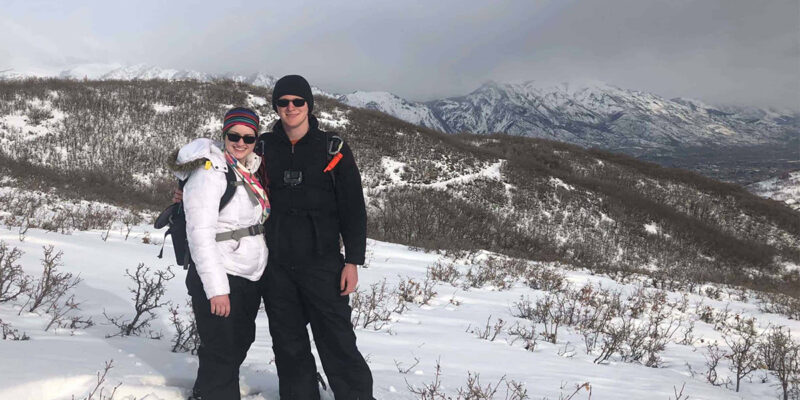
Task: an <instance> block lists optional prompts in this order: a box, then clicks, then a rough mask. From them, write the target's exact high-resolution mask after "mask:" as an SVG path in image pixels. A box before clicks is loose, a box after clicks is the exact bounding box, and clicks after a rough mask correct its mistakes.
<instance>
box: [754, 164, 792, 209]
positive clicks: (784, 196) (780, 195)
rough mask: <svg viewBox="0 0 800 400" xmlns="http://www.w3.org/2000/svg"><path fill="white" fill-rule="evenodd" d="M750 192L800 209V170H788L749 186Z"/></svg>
mask: <svg viewBox="0 0 800 400" xmlns="http://www.w3.org/2000/svg"><path fill="white" fill-rule="evenodd" d="M747 189H748V190H750V192H752V193H754V194H756V195H758V196H761V197H766V198H768V199H773V200H777V201H782V202H784V203H786V204H787V205H788V206H789V207H792V209H795V210H800V171H792V172H786V173H785V174H782V175H781V176H779V177H775V178H772V179H767V180H765V181H762V182H756V183H754V184H752V185H749V186H747Z"/></svg>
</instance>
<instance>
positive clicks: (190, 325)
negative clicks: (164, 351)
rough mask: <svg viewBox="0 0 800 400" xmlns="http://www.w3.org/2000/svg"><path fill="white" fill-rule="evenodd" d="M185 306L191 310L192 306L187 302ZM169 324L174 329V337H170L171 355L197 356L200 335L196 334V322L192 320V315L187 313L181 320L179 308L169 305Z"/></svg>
mask: <svg viewBox="0 0 800 400" xmlns="http://www.w3.org/2000/svg"><path fill="white" fill-rule="evenodd" d="M186 306H187V307H188V308H189V309H190V310H191V308H192V305H191V303H190V302H189V301H187V304H186ZM169 313H170V316H169V322H170V323H171V324H172V327H173V328H174V329H175V335H174V336H173V337H172V349H171V351H172V352H173V353H190V354H197V349H198V348H199V347H200V335H198V333H197V322H196V321H195V319H194V313H193V312H189V313H187V315H188V317H187V318H183V317H181V315H182V314H183V313H181V309H180V306H175V305H170V307H169Z"/></svg>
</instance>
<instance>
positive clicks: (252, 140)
mask: <svg viewBox="0 0 800 400" xmlns="http://www.w3.org/2000/svg"><path fill="white" fill-rule="evenodd" d="M239 139H242V140H244V143H245V144H253V143H255V142H256V137H255V136H250V135H245V136H241V135H237V134H235V133H229V134H228V140H230V141H231V142H234V143H239Z"/></svg>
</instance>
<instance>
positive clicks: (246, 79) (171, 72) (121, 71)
mask: <svg viewBox="0 0 800 400" xmlns="http://www.w3.org/2000/svg"><path fill="white" fill-rule="evenodd" d="M49 77H57V78H62V79H75V80H81V79H87V80H121V81H132V80H151V79H163V80H168V81H183V80H196V81H201V82H211V81H215V80H232V81H234V82H239V83H246V84H249V85H253V86H259V87H266V88H271V87H273V86H275V82H276V81H277V80H278V79H277V78H275V77H274V76H272V75H268V74H265V73H263V72H256V73H253V74H250V75H242V74H238V73H232V72H231V73H223V74H209V73H205V72H199V71H194V70H185V69H171V68H159V67H155V66H151V65H147V64H135V65H127V66H126V65H122V64H80V65H76V66H70V67H68V68H65V69H60V70H42V71H16V70H13V69H9V70H4V71H0V80H18V79H26V78H49ZM311 90H312V91H313V92H314V94H315V95H323V96H328V97H336V95H334V94H331V93H328V92H326V91H324V90H321V89H319V88H317V87H312V88H311Z"/></svg>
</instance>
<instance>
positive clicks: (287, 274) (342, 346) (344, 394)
mask: <svg viewBox="0 0 800 400" xmlns="http://www.w3.org/2000/svg"><path fill="white" fill-rule="evenodd" d="M327 264H328V265H320V266H314V267H291V266H286V265H279V264H277V263H275V262H270V263H269V264H268V265H267V270H266V271H265V272H264V275H263V276H262V277H261V281H260V283H261V291H262V296H263V298H264V304H265V306H266V309H267V316H268V317H269V333H270V335H271V336H272V349H273V352H274V353H275V366H276V367H277V370H278V386H279V388H280V397H281V399H282V400H317V399H319V398H320V394H319V386H318V383H317V367H316V363H315V361H314V356H313V355H312V354H311V343H310V342H309V337H308V331H307V330H306V325H307V324H308V323H311V332H312V333H313V335H314V341H315V343H316V346H317V351H318V353H319V356H320V359H321V361H322V367H323V369H324V370H325V375H327V378H328V383H329V384H330V387H331V390H332V391H333V394H334V397H335V398H336V400H351V399H353V400H355V399H358V400H373V397H372V373H371V372H370V370H369V366H368V365H367V363H366V361H364V357H362V356H361V353H360V352H359V351H358V348H357V347H356V335H355V333H354V332H353V325H352V324H351V322H350V314H351V308H350V299H349V296H341V295H340V294H339V293H340V291H339V282H340V276H341V270H342V267H343V262H342V260H341V259H339V260H334V261H333V262H332V263H327Z"/></svg>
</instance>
